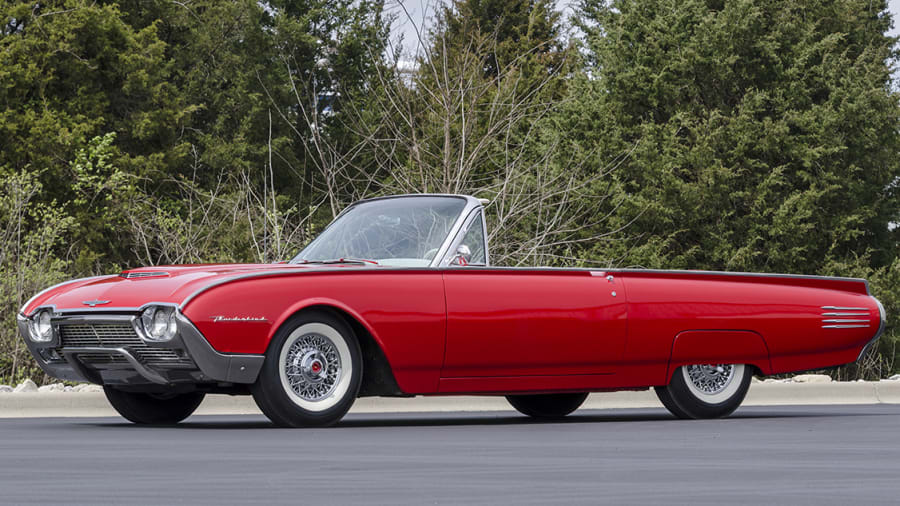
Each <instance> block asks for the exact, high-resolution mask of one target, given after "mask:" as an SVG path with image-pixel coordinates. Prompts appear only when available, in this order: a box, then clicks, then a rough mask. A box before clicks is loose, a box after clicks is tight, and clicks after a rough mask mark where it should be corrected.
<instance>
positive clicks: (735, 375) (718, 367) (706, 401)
mask: <svg viewBox="0 0 900 506" xmlns="http://www.w3.org/2000/svg"><path fill="white" fill-rule="evenodd" d="M752 376H753V370H752V368H751V367H748V366H746V365H744V364H695V365H686V366H682V367H679V368H678V369H676V370H675V373H674V374H673V375H672V381H671V382H670V383H669V384H668V385H667V386H664V387H656V395H657V397H659V400H660V401H662V403H663V405H664V406H665V407H666V409H668V410H669V411H670V412H671V413H672V414H673V415H675V416H677V417H678V418H721V417H723V416H728V415H730V414H731V413H733V412H734V410H736V409H737V408H738V406H740V405H741V402H743V400H744V396H746V395H747V390H749V389H750V379H751V377H752Z"/></svg>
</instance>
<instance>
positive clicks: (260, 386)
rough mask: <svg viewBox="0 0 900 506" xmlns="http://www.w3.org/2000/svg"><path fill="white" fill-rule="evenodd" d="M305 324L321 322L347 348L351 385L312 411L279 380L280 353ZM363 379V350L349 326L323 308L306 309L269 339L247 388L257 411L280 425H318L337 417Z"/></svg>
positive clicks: (349, 403)
mask: <svg viewBox="0 0 900 506" xmlns="http://www.w3.org/2000/svg"><path fill="white" fill-rule="evenodd" d="M307 323H322V324H325V325H328V326H330V327H332V328H334V329H335V330H336V331H337V332H338V334H340V336H341V338H343V339H344V342H345V343H346V345H347V348H348V349H349V351H350V360H351V367H350V374H351V377H350V385H349V387H348V388H347V391H346V392H345V393H344V396H343V398H341V399H340V400H339V401H338V402H337V403H336V404H335V405H334V406H331V407H330V408H328V409H325V410H322V411H311V410H308V409H305V408H303V407H301V406H299V405H297V404H296V403H295V402H294V401H292V400H291V398H290V396H289V395H288V393H287V392H286V391H285V387H284V385H283V384H282V382H281V371H280V369H279V367H280V364H279V360H280V355H281V351H282V348H283V347H284V345H285V342H286V341H287V339H288V337H289V336H290V335H291V333H292V332H294V330H296V329H297V328H299V327H300V326H302V325H305V324H307ZM361 382H362V352H361V350H360V346H359V342H358V341H357V339H356V336H355V335H354V333H353V331H352V329H351V328H350V326H349V325H347V324H346V322H344V321H343V320H342V319H341V318H340V317H338V316H335V315H333V314H331V313H329V312H325V311H306V312H303V313H300V314H298V315H295V316H293V317H291V318H290V319H288V320H287V321H286V322H285V323H284V324H282V325H281V327H280V328H279V329H278V331H277V332H276V333H275V336H274V337H273V338H272V342H271V343H269V349H268V351H267V352H266V359H265V361H264V362H263V367H262V369H261V370H260V372H259V377H258V378H257V380H256V382H255V383H254V384H253V385H251V387H250V391H251V393H252V394H253V398H254V400H255V401H256V404H257V405H258V406H259V408H260V410H262V412H263V413H264V414H265V415H266V416H267V417H268V418H269V419H270V420H272V422H274V423H275V424H276V425H279V426H282V427H321V426H327V425H332V424H334V423H336V422H337V421H338V420H340V419H341V418H342V417H343V416H344V415H345V414H346V413H347V411H348V410H349V409H350V406H352V405H353V402H354V401H355V400H356V396H357V394H358V393H359V388H360V384H361Z"/></svg>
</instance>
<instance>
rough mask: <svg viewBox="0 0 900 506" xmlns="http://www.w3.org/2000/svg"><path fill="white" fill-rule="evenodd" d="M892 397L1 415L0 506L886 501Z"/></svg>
mask: <svg viewBox="0 0 900 506" xmlns="http://www.w3.org/2000/svg"><path fill="white" fill-rule="evenodd" d="M898 502H900V405H872V406H807V407H791V406H787V407H785V406H780V407H756V408H754V407H748V408H742V409H740V410H738V412H737V413H735V414H734V415H733V416H732V417H731V418H728V419H724V420H704V421H680V420H675V419H673V418H671V417H670V416H669V415H668V414H667V413H666V412H665V411H663V410H661V409H645V410H603V411H579V412H576V414H574V415H572V416H571V417H569V418H567V419H566V420H565V421H563V422H559V423H536V422H532V421H530V420H528V419H526V418H524V417H521V416H518V415H516V414H514V413H513V412H493V413H462V414H446V413H440V414H438V413H434V414H431V413H416V414H378V415H375V414H365V415H363V414H360V415H350V416H348V417H347V418H346V419H345V420H344V421H343V422H342V423H341V424H340V425H338V426H336V427H333V428H329V429H303V430H290V429H276V428H273V427H272V426H271V425H269V424H268V423H267V421H266V420H265V419H264V418H262V417H253V416H241V417H237V416H205V417H204V416H195V417H192V418H190V419H188V421H187V422H185V423H183V424H181V425H178V426H174V427H157V428H147V427H139V426H135V425H131V424H128V423H125V422H123V421H122V420H121V419H117V418H93V419H91V418H77V419H76V418H31V419H4V420H0V503H4V504H33V503H42V504H43V503H57V504H101V503H115V504H123V503H128V504H156V505H165V504H216V505H218V504H234V503H245V504H249V503H256V504H287V503H294V504H316V505H318V504H322V505H327V504H392V505H393V504H472V503H474V504H498V503H503V504H576V503H577V504H598V503H609V504H639V503H655V504H659V503H665V504H687V503H718V504H735V503H737V504H755V505H761V504H859V505H861V504H897V503H898Z"/></svg>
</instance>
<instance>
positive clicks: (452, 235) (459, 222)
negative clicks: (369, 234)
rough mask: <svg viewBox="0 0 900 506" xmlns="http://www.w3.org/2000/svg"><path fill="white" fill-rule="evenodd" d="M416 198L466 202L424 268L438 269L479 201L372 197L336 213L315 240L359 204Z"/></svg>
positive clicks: (413, 195)
mask: <svg viewBox="0 0 900 506" xmlns="http://www.w3.org/2000/svg"><path fill="white" fill-rule="evenodd" d="M417 197H446V198H456V199H463V200H465V201H466V205H465V206H464V207H463V209H462V211H460V213H459V215H458V216H457V217H456V220H455V221H454V222H453V225H452V226H451V227H450V229H449V230H448V231H447V236H446V237H445V238H444V240H443V242H441V245H440V247H438V251H437V253H435V254H434V257H433V258H432V259H431V262H430V263H429V264H428V265H427V266H426V267H438V266H440V264H441V262H442V260H443V259H444V257H446V256H447V253H448V252H449V251H450V248H451V247H452V246H453V243H454V242H455V240H456V237H457V235H458V234H459V231H460V230H461V229H462V228H463V226H464V225H465V224H466V222H467V221H468V218H469V215H470V214H472V211H474V210H476V209H478V208H482V207H484V206H483V205H482V204H481V201H479V200H478V199H476V198H475V197H472V196H469V195H456V194H452V193H410V194H406V195H389V196H386V197H372V198H368V199H363V200H358V201H356V202H354V203H353V204H350V205H349V206H347V207H346V208H344V210H343V211H341V212H340V213H338V215H337V216H335V217H334V219H333V220H331V223H329V224H328V226H327V227H325V228H324V229H322V231H321V232H319V235H317V236H316V239H318V237H319V236H320V235H322V234H324V233H325V231H326V230H328V229H329V228H331V227H332V226H333V225H334V224H335V223H336V222H337V221H338V220H339V219H340V218H341V217H342V216H343V215H344V214H345V213H347V212H348V211H350V210H351V209H353V208H354V207H356V206H358V205H360V204H365V203H366V202H372V201H376V200H388V199H408V198H417ZM482 223H484V222H483V221H482ZM316 239H313V240H312V241H310V242H309V244H307V245H306V246H305V247H304V248H303V249H302V250H300V252H299V253H297V254H296V255H294V257H293V258H291V260H290V261H289V262H288V263H291V264H293V263H294V261H295V260H300V259H303V253H304V252H305V251H306V250H307V249H308V248H309V247H310V245H312V243H313V242H315V240H316ZM484 240H485V248H487V235H485V238H484ZM485 259H486V260H487V251H485ZM298 263H302V262H298Z"/></svg>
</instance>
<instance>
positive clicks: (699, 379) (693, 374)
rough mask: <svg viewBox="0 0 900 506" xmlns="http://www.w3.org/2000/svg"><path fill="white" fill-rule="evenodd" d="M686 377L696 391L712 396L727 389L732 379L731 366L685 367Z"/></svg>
mask: <svg viewBox="0 0 900 506" xmlns="http://www.w3.org/2000/svg"><path fill="white" fill-rule="evenodd" d="M687 376H688V378H689V379H690V381H691V383H692V384H693V385H694V387H695V388H697V390H699V391H701V392H703V393H704V394H708V395H714V394H717V393H719V392H721V391H723V390H725V388H726V387H728V385H729V383H731V380H732V379H733V378H734V365H732V364H702V365H689V366H687Z"/></svg>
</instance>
